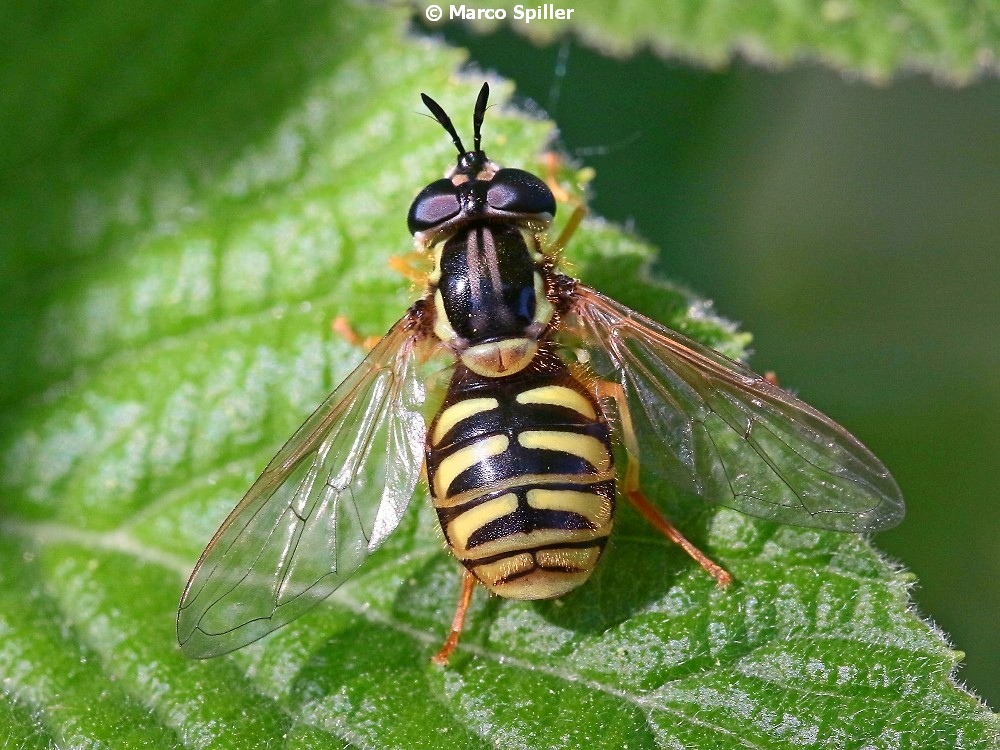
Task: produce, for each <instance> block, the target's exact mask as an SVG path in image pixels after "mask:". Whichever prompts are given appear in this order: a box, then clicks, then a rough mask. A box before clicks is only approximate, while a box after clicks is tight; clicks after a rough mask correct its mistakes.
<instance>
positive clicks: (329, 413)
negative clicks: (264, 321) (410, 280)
mask: <svg viewBox="0 0 1000 750" xmlns="http://www.w3.org/2000/svg"><path fill="white" fill-rule="evenodd" d="M410 323H411V321H410V316H409V315H408V316H406V317H404V318H403V319H401V320H400V321H399V322H397V323H396V324H395V325H394V326H393V327H392V328H391V329H390V330H389V332H388V333H387V334H386V336H385V337H384V338H383V339H382V340H381V341H380V342H379V344H378V345H377V346H376V347H375V348H374V349H373V350H372V351H371V352H370V353H369V355H368V357H367V358H366V359H365V360H364V362H362V363H361V365H360V366H359V367H358V368H357V369H356V370H355V371H354V372H353V373H351V374H350V375H349V376H348V377H347V379H346V380H345V381H344V382H343V383H342V384H341V385H340V386H339V387H338V388H337V389H336V390H335V391H334V392H333V394H332V395H331V396H330V397H329V398H328V399H327V400H326V402H325V403H323V405H322V406H320V407H319V408H318V409H317V410H316V411H315V412H314V413H313V414H312V416H310V417H309V419H308V420H306V422H305V424H303V425H302V427H300V428H299V430H298V431H297V432H296V433H295V434H294V435H293V436H292V438H291V439H290V440H289V441H288V442H287V443H286V444H285V446H284V447H283V448H282V449H281V450H280V451H279V452H278V455H276V456H275V457H274V458H273V459H272V460H271V462H270V463H269V464H268V465H267V468H266V469H264V473H263V474H261V475H260V477H259V478H258V479H257V481H256V482H254V484H253V486H252V487H251V488H250V490H249V491H248V492H247V494H246V497H244V498H243V500H242V501H241V502H240V504H239V505H238V506H236V509H235V510H233V512H232V513H231V514H230V515H229V517H228V518H227V519H226V521H225V523H223V524H222V526H221V528H220V529H219V531H218V532H217V533H216V534H215V537H213V539H212V541H211V542H210V543H209V545H208V547H207V548H206V549H205V551H204V552H203V553H202V556H201V559H200V560H199V561H198V564H197V566H195V569H194V572H193V573H192V574H191V578H190V580H189V581H188V584H187V587H186V588H185V590H184V595H183V597H182V598H181V603H180V609H179V610H178V612H177V639H178V641H179V642H180V644H181V648H182V649H183V650H184V652H185V653H186V654H188V655H189V656H193V657H196V658H205V657H209V656H217V655H219V654H224V653H226V652H228V651H232V650H233V649H236V648H239V647H241V646H244V645H246V644H248V643H251V642H253V641H255V640H257V639H258V638H260V637H262V636H263V635H265V634H267V633H269V632H271V631H272V630H274V629H275V628H279V627H281V626H282V625H285V624H287V623H288V622H290V621H291V620H293V619H295V618H296V617H298V616H299V615H301V614H302V613H303V612H305V611H306V610H308V609H309V608H310V607H312V606H314V605H315V604H317V603H318V602H320V601H322V600H323V599H325V598H326V597H327V596H329V595H330V594H331V593H332V592H333V591H334V590H335V589H336V588H337V587H338V586H340V585H341V584H342V583H343V582H344V581H345V580H347V578H348V577H349V576H350V575H351V574H352V573H354V572H355V571H356V570H357V569H358V567H359V566H360V565H361V563H363V562H364V561H365V559H366V558H367V557H368V556H369V555H370V554H371V553H372V552H373V551H375V549H376V548H378V546H379V545H380V544H381V543H382V542H383V541H384V540H385V538H386V536H388V534H389V533H390V532H392V531H393V530H394V529H395V528H396V526H397V524H398V523H399V520H400V517H401V516H402V514H403V511H404V510H405V509H406V506H407V504H408V503H409V501H410V497H411V496H412V495H413V491H414V489H415V487H416V484H417V480H418V478H419V476H420V469H421V466H422V461H423V450H424V433H425V425H424V420H423V417H422V415H421V413H420V409H419V407H420V405H421V403H422V402H423V399H424V393H423V388H422V386H421V384H420V382H419V381H418V379H417V377H416V373H415V371H416V370H417V362H416V357H415V356H414V350H415V348H416V346H417V343H418V336H417V334H415V333H414V332H413V331H412V326H411V324H410Z"/></svg>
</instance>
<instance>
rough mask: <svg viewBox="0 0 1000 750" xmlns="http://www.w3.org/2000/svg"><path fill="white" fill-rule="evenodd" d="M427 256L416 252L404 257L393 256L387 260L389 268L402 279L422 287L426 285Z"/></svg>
mask: <svg viewBox="0 0 1000 750" xmlns="http://www.w3.org/2000/svg"><path fill="white" fill-rule="evenodd" d="M421 265H423V266H427V256H426V255H425V254H424V253H421V252H419V251H417V250H413V251H412V252H409V253H406V254H405V255H393V256H391V257H390V258H389V268H391V269H392V270H393V271H395V272H396V273H398V274H399V275H400V276H402V277H403V278H404V279H408V280H409V281H412V282H413V283H414V284H418V285H420V286H424V285H425V284H426V283H427V270H428V269H427V268H421Z"/></svg>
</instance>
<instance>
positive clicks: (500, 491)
mask: <svg viewBox="0 0 1000 750" xmlns="http://www.w3.org/2000/svg"><path fill="white" fill-rule="evenodd" d="M428 436H429V437H428V444H427V471H428V478H429V480H430V486H431V495H432V498H433V501H434V506H435V508H436V509H437V512H438V518H439V520H440V521H441V527H442V529H443V530H444V533H445V537H446V538H447V540H448V544H449V546H450V547H451V549H452V551H453V552H454V554H455V555H456V557H458V559H459V560H461V561H462V563H463V564H464V565H465V566H466V567H467V568H468V569H469V570H470V571H472V572H473V573H474V574H475V575H476V577H477V578H479V580H480V581H482V582H483V583H484V584H485V585H486V586H487V588H489V589H490V590H491V591H493V592H494V593H497V594H499V595H501V596H505V597H508V598H514V599H547V598H552V597H556V596H560V595H561V594H564V593H566V592H567V591H570V590H571V589H573V588H575V587H577V586H579V585H580V584H581V583H583V582H584V581H585V580H586V579H587V578H588V577H589V576H590V574H591V572H592V571H593V569H594V565H595V564H596V563H597V560H598V558H599V557H600V555H601V552H602V550H603V549H604V544H605V542H606V541H607V537H608V534H609V533H610V531H611V524H612V519H613V516H614V505H615V503H614V493H615V488H614V478H615V473H614V460H613V457H612V452H611V444H610V439H609V428H608V425H607V423H606V422H605V420H604V418H603V415H602V414H601V411H600V408H599V407H598V404H597V403H596V402H595V400H594V398H593V396H591V395H590V394H589V393H588V392H587V391H586V389H585V388H584V387H583V386H582V385H581V384H580V383H578V382H577V381H576V380H575V379H574V378H573V377H572V375H571V374H570V373H569V371H568V370H567V369H566V367H565V366H564V365H563V364H562V362H561V361H560V360H559V359H558V358H557V357H555V356H554V355H552V354H550V353H548V352H542V353H541V354H539V355H538V357H537V358H536V361H535V362H533V363H532V364H531V365H530V366H529V367H527V368H525V369H524V370H523V371H521V372H520V373H517V374H516V375H512V376H509V377H505V378H497V377H486V376H483V375H480V374H477V373H475V372H473V371H472V370H469V369H468V368H466V367H463V366H461V365H460V366H459V368H458V370H457V371H456V373H455V376H454V378H453V380H452V384H451V388H450V390H449V393H448V397H447V398H446V399H445V402H444V405H443V406H442V408H441V411H440V412H439V413H438V416H437V418H436V419H435V420H434V423H433V424H432V425H431V429H430V430H429V432H428Z"/></svg>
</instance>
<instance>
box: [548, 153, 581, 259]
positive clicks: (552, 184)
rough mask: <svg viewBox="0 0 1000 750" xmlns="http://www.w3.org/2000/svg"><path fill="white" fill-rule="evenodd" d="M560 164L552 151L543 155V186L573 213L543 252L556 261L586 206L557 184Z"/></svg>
mask: <svg viewBox="0 0 1000 750" xmlns="http://www.w3.org/2000/svg"><path fill="white" fill-rule="evenodd" d="M560 163H561V160H560V158H559V155H558V154H556V153H554V152H552V151H549V152H547V153H546V154H545V171H546V177H545V184H546V185H548V187H549V190H551V191H552V195H553V196H555V199H556V200H557V201H559V202H560V203H565V204H567V205H569V206H572V208H573V213H572V214H570V217H569V220H568V221H567V222H566V226H564V227H563V229H562V231H561V232H560V233H559V236H558V237H557V238H556V239H555V240H553V241H552V242H551V243H550V244H549V246H548V247H547V248H546V250H545V254H546V255H548V256H549V257H551V258H556V259H558V258H559V256H560V255H561V254H562V251H563V250H564V249H565V248H566V246H567V245H568V244H569V241H570V239H572V237H573V235H574V234H575V233H576V230H577V229H578V228H579V227H580V222H582V221H583V220H584V218H586V216H587V205H586V204H585V203H584V202H583V199H581V198H579V197H577V196H574V195H571V194H570V193H569V192H567V191H566V190H565V189H564V188H563V187H562V185H560V184H559V181H558V179H557V177H558V172H559V167H560ZM585 179H586V178H585Z"/></svg>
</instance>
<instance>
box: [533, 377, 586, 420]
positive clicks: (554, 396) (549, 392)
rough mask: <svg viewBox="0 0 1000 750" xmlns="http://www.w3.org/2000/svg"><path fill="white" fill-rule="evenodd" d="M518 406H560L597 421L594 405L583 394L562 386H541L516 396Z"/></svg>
mask: <svg viewBox="0 0 1000 750" xmlns="http://www.w3.org/2000/svg"><path fill="white" fill-rule="evenodd" d="M517 402H518V403H519V404H543V405H545V406H561V407H563V408H565V409H572V410H573V411H575V412H577V413H579V414H582V415H583V416H585V417H587V418H588V419H597V412H596V411H595V410H594V405H593V404H591V403H590V401H588V400H587V399H586V398H585V397H584V396H583V394H581V393H578V392H577V391H574V390H573V389H572V388H567V387H566V386H563V385H543V386H542V387H540V388H532V389H531V390H529V391H522V392H521V393H519V394H517Z"/></svg>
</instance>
